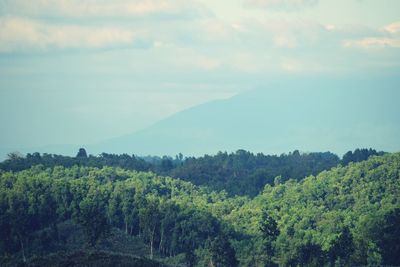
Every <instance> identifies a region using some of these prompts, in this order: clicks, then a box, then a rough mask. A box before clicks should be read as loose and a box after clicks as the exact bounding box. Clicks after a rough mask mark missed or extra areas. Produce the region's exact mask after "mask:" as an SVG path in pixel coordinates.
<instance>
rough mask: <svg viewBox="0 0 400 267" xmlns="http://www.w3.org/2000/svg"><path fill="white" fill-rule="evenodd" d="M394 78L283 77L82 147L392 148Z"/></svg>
mask: <svg viewBox="0 0 400 267" xmlns="http://www.w3.org/2000/svg"><path fill="white" fill-rule="evenodd" d="M398 85H399V83H398V82H393V83H388V82H385V83H380V82H379V81H374V82H371V81H365V82H349V81H329V80H325V81H323V80H319V81H309V80H308V81H305V80H300V81H285V82H280V83H274V84H272V83H271V84H270V85H269V86H266V87H265V88H260V89H256V90H252V91H248V92H246V93H243V94H239V95H236V96H234V97H232V98H230V99H227V100H218V101H214V102H210V103H206V104H203V105H199V106H196V107H193V108H190V109H187V110H185V111H182V112H179V113H177V114H175V115H173V116H171V117H169V118H167V119H164V120H162V121H159V122H158V123H156V124H154V125H153V126H151V127H149V128H146V129H144V130H142V131H139V132H135V133H133V134H130V135H126V136H122V137H120V138H115V139H110V140H107V141H105V142H102V143H100V144H98V145H95V146H89V147H88V150H89V152H90V153H100V152H103V151H107V152H113V153H129V154H131V153H135V154H138V155H148V154H152V155H164V154H168V155H176V154H177V153H179V152H181V153H183V154H184V155H201V154H205V153H212V154H214V153H216V152H217V151H235V150H236V149H247V150H250V151H255V152H258V151H259V152H264V153H267V154H271V153H283V152H287V151H293V150H295V149H299V150H301V151H328V150H330V151H332V152H336V153H339V154H343V153H345V152H346V151H348V150H352V149H354V148H356V147H373V148H376V149H378V150H385V151H399V150H400V138H399V136H400V105H399V103H400V90H399V88H398V87H399V86H398Z"/></svg>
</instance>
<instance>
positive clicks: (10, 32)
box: [0, 17, 147, 53]
mask: <svg viewBox="0 0 400 267" xmlns="http://www.w3.org/2000/svg"><path fill="white" fill-rule="evenodd" d="M143 35H144V34H143V33H139V32H137V33H136V32H134V31H132V30H128V29H124V28H119V27H99V26H98V27H95V26H80V25H79V26H78V25H57V26H56V25H53V24H48V23H45V22H41V21H38V20H32V19H24V18H18V17H2V18H0V52H2V53H7V52H15V51H25V52H31V51H32V50H33V51H47V50H49V49H98V48H104V47H114V46H117V47H119V46H129V47H140V46H145V44H146V43H147V41H146V39H145V38H144V37H142V36H143Z"/></svg>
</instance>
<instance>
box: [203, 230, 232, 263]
mask: <svg viewBox="0 0 400 267" xmlns="http://www.w3.org/2000/svg"><path fill="white" fill-rule="evenodd" d="M209 252H210V262H209V266H210V267H236V266H238V265H239V262H238V260H237V259H236V255H235V250H234V249H233V248H232V246H231V244H230V243H229V240H228V238H227V237H226V236H225V235H223V234H221V235H218V236H217V237H216V238H215V239H214V240H213V241H212V242H211V244H210V247H209Z"/></svg>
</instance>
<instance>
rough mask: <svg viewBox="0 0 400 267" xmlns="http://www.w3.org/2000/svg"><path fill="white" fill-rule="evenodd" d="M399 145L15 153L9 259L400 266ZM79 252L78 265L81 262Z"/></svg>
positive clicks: (7, 191) (1, 211)
mask: <svg viewBox="0 0 400 267" xmlns="http://www.w3.org/2000/svg"><path fill="white" fill-rule="evenodd" d="M399 196H400V153H383V152H377V151H375V150H373V149H357V150H355V151H353V152H348V153H346V154H345V155H344V156H343V157H342V158H339V157H338V156H337V155H335V154H332V153H329V152H325V153H300V152H299V151H294V152H291V153H289V154H282V155H280V156H268V155H263V154H256V155H254V154H252V153H250V152H247V151H244V150H239V151H237V152H235V153H230V154H228V153H224V152H220V153H218V154H216V155H214V156H209V155H205V156H203V157H199V158H194V157H188V158H184V157H183V156H182V155H177V156H176V157H175V158H171V157H162V158H158V157H146V158H141V157H137V156H134V155H132V156H129V155H112V154H105V153H103V154H101V155H99V156H91V155H87V153H86V151H85V150H84V149H81V150H80V151H79V152H78V154H77V155H76V157H66V156H60V155H49V154H39V153H34V154H27V155H26V156H23V155H20V154H18V153H12V154H10V155H9V157H8V159H7V160H5V161H3V162H2V163H1V164H0V229H1V230H0V265H1V266H221V267H222V266H232V267H235V266H362V265H364V266H365V265H368V266H378V265H388V266H399V265H400V258H399V257H398V255H400V245H399V244H400V199H399ZM79 264H81V265H79Z"/></svg>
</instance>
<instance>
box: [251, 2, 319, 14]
mask: <svg viewBox="0 0 400 267" xmlns="http://www.w3.org/2000/svg"><path fill="white" fill-rule="evenodd" d="M318 1H319V0H245V2H244V5H245V6H248V7H255V8H266V9H275V10H286V11H292V10H298V9H301V8H305V7H312V6H315V5H316V4H318Z"/></svg>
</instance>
